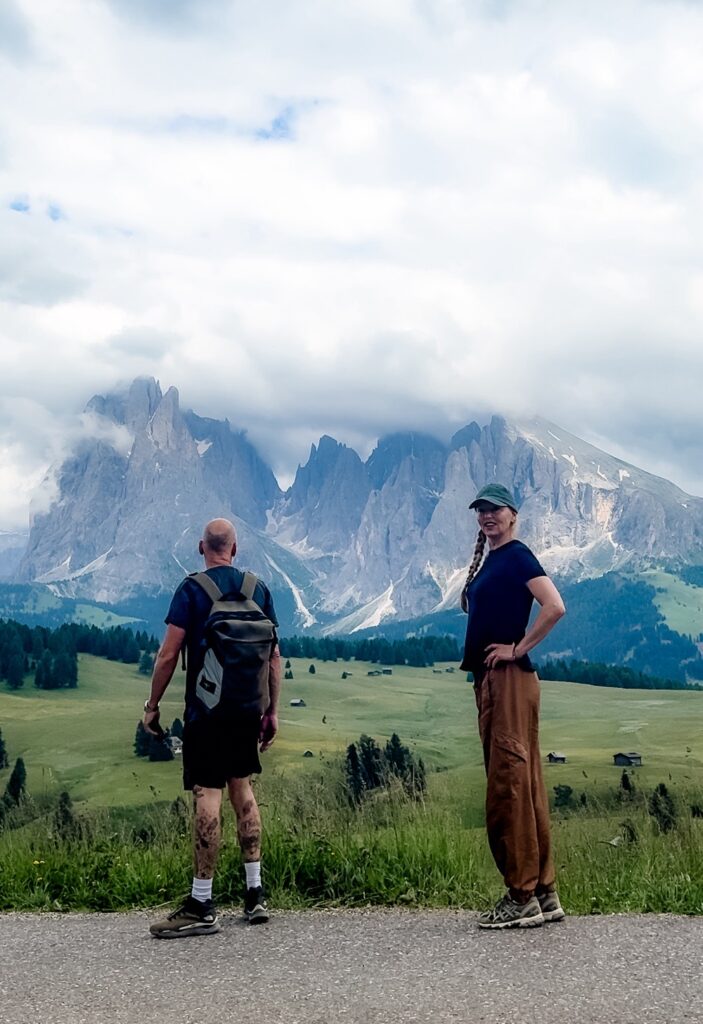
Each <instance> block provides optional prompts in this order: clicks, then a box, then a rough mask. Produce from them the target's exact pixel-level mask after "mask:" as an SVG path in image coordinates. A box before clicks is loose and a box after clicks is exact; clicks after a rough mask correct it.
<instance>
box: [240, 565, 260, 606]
mask: <svg viewBox="0 0 703 1024" xmlns="http://www.w3.org/2000/svg"><path fill="white" fill-rule="evenodd" d="M258 582H259V581H258V579H257V577H256V576H255V575H254V573H253V572H245V573H244V578H243V579H242V584H241V586H240V588H239V593H240V594H241V595H242V597H245V598H246V599H247V601H251V599H252V598H253V596H254V591H255V590H256V584H257V583H258Z"/></svg>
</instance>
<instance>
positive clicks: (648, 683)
mask: <svg viewBox="0 0 703 1024" xmlns="http://www.w3.org/2000/svg"><path fill="white" fill-rule="evenodd" d="M537 671H538V673H539V676H540V678H541V679H558V680H562V681H564V682H568V683H588V684H589V685H590V686H615V687H620V688H622V689H624V690H703V686H699V685H698V684H693V685H691V684H687V683H685V682H683V681H682V680H680V679H665V678H663V677H662V676H652V675H648V674H647V673H646V672H637V671H636V670H635V669H631V668H625V667H624V666H622V665H605V664H603V663H602V662H599V661H578V660H577V659H575V658H572V659H570V660H568V661H567V660H566V659H565V658H549V659H547V661H544V662H542V664H541V665H538V666H537Z"/></svg>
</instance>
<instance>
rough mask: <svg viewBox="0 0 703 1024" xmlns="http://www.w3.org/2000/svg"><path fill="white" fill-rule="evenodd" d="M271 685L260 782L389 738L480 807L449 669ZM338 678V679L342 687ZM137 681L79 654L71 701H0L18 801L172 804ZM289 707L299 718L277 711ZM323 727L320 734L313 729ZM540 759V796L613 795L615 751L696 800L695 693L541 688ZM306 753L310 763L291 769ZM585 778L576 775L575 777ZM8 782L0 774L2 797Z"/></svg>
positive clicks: (177, 688)
mask: <svg viewBox="0 0 703 1024" xmlns="http://www.w3.org/2000/svg"><path fill="white" fill-rule="evenodd" d="M291 665H292V671H293V677H294V678H293V679H292V680H286V681H285V682H284V684H283V691H282V697H281V704H280V711H279V720H280V732H279V736H278V738H277V740H276V743H275V744H274V746H273V748H272V749H271V751H270V752H269V753H267V754H266V755H265V759H264V768H265V771H266V772H268V771H271V770H274V771H276V772H277V773H278V774H281V773H289V772H295V773H302V774H303V775H304V774H305V773H307V774H313V773H315V772H316V771H318V770H319V765H320V758H321V757H323V758H330V757H332V756H333V755H336V754H339V753H341V752H343V751H344V749H345V748H346V746H347V745H348V744H349V743H351V742H352V741H354V740H357V739H358V738H359V736H360V735H361V734H362V733H368V734H369V735H371V736H374V737H376V738H377V739H378V740H379V741H385V740H386V739H388V737H389V736H390V735H391V733H393V732H397V733H398V734H399V736H400V737H401V739H402V740H403V742H404V743H406V744H407V745H408V746H410V747H411V748H412V749H413V750H415V751H416V752H417V754H418V755H420V756H421V757H422V758H423V759H424V760H425V762H426V764H427V766H428V769H429V771H430V773H432V772H436V771H437V770H439V771H448V772H449V773H450V775H451V776H452V777H453V776H455V775H456V776H457V777H459V778H461V782H462V786H461V788H462V789H463V790H464V794H463V796H462V800H466V801H467V803H469V804H470V803H472V802H473V803H475V804H476V806H478V807H480V804H481V800H482V788H483V766H482V760H481V751H480V746H479V743H478V737H477V733H476V725H475V713H474V712H475V706H474V699H473V689H472V687H471V685H470V684H469V683H467V682H466V678H465V676H464V674H463V673H460V672H458V671H455V672H447V671H446V668H448V667H451V666H444V665H443V666H441V667H440V666H435V669H436V671H433V670H432V669H431V668H408V667H401V668H399V667H397V666H396V667H394V668H393V670H392V671H393V674H392V675H390V676H371V677H370V676H368V674H367V673H368V672H369V671H372V670H374V669H375V668H376V667H377V666H373V665H368V664H362V663H356V662H315V669H316V671H315V674H314V675H313V674H310V673H309V671H308V668H309V665H310V662H308V661H303V660H301V659H293V660H292V662H291ZM343 672H347V673H351V675H349V676H348V678H347V679H345V680H343V679H342V678H341V676H342V673H343ZM147 695H148V681H147V680H146V679H145V677H144V676H141V675H139V674H138V672H137V670H136V667H135V666H131V665H129V666H128V665H122V664H120V663H118V662H111V661H107V660H106V659H103V658H96V657H93V656H91V655H87V654H83V655H81V656H80V667H79V686H78V689H76V690H49V691H44V690H42V691H40V690H36V689H35V688H34V687H33V686H32V685H31V679H28V680H27V682H26V684H25V686H24V688H23V689H21V690H19V691H17V692H15V693H9V692H6V691H0V728H1V729H2V731H3V736H4V738H5V743H6V746H7V748H8V752H9V756H10V758H11V760H13V761H14V759H15V758H16V757H18V756H22V757H23V758H24V761H25V764H26V766H27V773H28V788H29V791H30V792H31V793H32V794H41V793H47V792H49V793H50V792H52V791H58V790H61V789H67V790H68V791H69V792H70V793H71V796H72V797H73V799H74V801H76V802H85V803H86V804H87V805H88V806H91V807H100V806H106V807H109V806H120V805H122V806H128V805H135V804H143V803H149V802H151V801H152V800H153V797H154V790H156V791H157V794H158V795H159V796H160V797H161V798H162V799H173V798H174V797H175V796H177V795H178V793H179V792H180V769H179V762H178V759H176V760H174V761H172V762H168V763H165V764H159V763H150V762H148V761H146V760H145V759H144V758H138V757H135V756H134V755H133V750H132V746H133V742H134V733H135V729H136V726H137V722H138V721H139V719H140V717H141V707H142V704H143V702H144V699H145V697H146V696H147ZM297 698H302V699H303V700H304V701H305V705H306V706H305V707H299V708H298V707H291V706H290V701H291V700H293V699H297ZM182 713H183V674H182V673H181V671H180V669H178V670H177V673H176V675H175V676H174V679H173V682H172V683H171V686H170V687H169V689H168V691H167V693H166V697H165V699H164V701H163V705H162V721H163V723H164V725H169V724H170V723H171V722H172V721H173V719H174V718H176V717H182ZM323 720H324V721H323ZM542 748H543V751H544V754H545V756H546V754H547V753H548V752H549V751H550V750H555V751H559V752H562V753H565V754H566V756H567V758H568V763H567V764H565V765H551V766H545V772H546V775H547V781H548V783H551V782H552V780H553V781H554V784H557V783H562V782H563V783H566V784H568V785H571V786H573V787H574V788H578V789H579V790H583V789H588V788H589V787H590V788H593V787H597V786H599V785H607V784H617V781H618V779H619V776H620V772H619V771H618V769H617V768H616V767H614V766H613V754H614V753H616V752H617V751H630V750H635V751H638V752H639V753H641V754H642V756H643V761H644V763H643V766H642V768H638V769H637V770H636V776H637V778H638V779H639V780H640V781H641V784H642V786H646V785H652V786H653V785H655V784H656V783H657V782H659V781H665V782H668V781H673V782H674V783H675V784H677V785H681V786H684V787H685V788H690V787H696V786H697V787H703V693H700V692H691V693H687V692H681V691H677V690H663V691H662V690H659V691H651V690H618V689H612V688H607V687H598V686H584V685H581V684H577V683H560V682H544V683H543V684H542ZM306 750H310V751H312V753H313V755H314V756H313V757H312V758H305V757H303V754H304V752H305V751H306ZM584 773H585V774H584ZM8 774H9V770H8V769H5V771H4V772H0V786H4V782H5V781H6V776H7V775H8Z"/></svg>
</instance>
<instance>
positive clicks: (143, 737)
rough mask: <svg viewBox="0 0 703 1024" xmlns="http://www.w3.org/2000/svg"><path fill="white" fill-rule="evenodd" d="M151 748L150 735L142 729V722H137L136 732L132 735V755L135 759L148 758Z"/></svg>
mask: <svg viewBox="0 0 703 1024" xmlns="http://www.w3.org/2000/svg"><path fill="white" fill-rule="evenodd" d="M150 746H151V733H149V732H147V731H146V729H145V728H144V723H143V722H142V721H139V722H137V731H136V733H135V735H134V753H135V754H136V755H137V757H148V756H149V748H150Z"/></svg>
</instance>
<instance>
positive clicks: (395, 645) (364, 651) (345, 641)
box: [280, 634, 461, 668]
mask: <svg viewBox="0 0 703 1024" xmlns="http://www.w3.org/2000/svg"><path fill="white" fill-rule="evenodd" d="M280 647H281V655H282V656H283V657H284V658H318V659H319V660H320V661H351V660H352V659H354V660H356V661H370V662H373V663H375V664H383V665H411V666H414V667H416V668H426V667H428V666H431V665H434V663H435V662H436V661H460V660H461V654H460V652H459V644H458V643H457V640H456V639H455V637H452V636H432V635H429V634H428V635H423V636H409V637H405V638H402V639H400V638H399V639H395V640H387V639H386V638H385V637H373V638H363V639H358V640H357V639H351V638H350V637H338V636H335V637H327V636H324V637H315V636H291V637H283V638H282V639H281V641H280Z"/></svg>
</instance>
